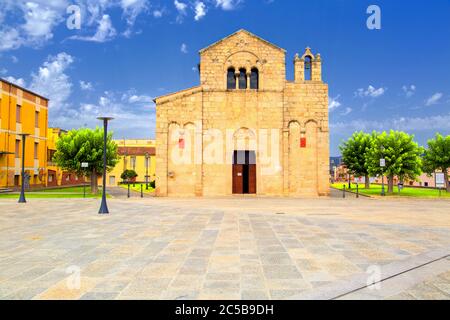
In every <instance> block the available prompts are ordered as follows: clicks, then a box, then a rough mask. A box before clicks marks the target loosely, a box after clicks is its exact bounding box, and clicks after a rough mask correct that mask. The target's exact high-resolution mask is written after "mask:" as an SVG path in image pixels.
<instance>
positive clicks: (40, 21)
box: [0, 0, 67, 51]
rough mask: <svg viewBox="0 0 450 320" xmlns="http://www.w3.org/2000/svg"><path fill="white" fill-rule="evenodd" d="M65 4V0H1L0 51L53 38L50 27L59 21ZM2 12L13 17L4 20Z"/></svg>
mask: <svg viewBox="0 0 450 320" xmlns="http://www.w3.org/2000/svg"><path fill="white" fill-rule="evenodd" d="M66 7H67V2H66V0H52V1H45V0H33V1H27V0H16V1H10V0H4V1H2V2H1V3H0V11H1V12H2V14H1V15H2V17H0V20H1V21H2V22H1V24H0V51H7V50H15V49H18V48H20V47H21V46H31V47H38V46H41V45H43V44H44V43H46V42H47V41H48V40H50V39H52V38H53V29H54V28H55V27H56V26H57V25H58V24H59V23H61V22H62V21H63V18H64V14H65V9H66ZM5 16H10V17H11V16H12V17H14V19H11V20H10V21H11V22H10V21H8V23H5V22H4V17H5Z"/></svg>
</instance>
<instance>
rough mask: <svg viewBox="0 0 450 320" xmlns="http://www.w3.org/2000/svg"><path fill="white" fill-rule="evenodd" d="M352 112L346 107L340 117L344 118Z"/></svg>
mask: <svg viewBox="0 0 450 320" xmlns="http://www.w3.org/2000/svg"><path fill="white" fill-rule="evenodd" d="M352 111H353V110H352V108H350V107H346V108H345V110H344V111H342V112H341V116H346V115H348V114H349V113H351V112H352Z"/></svg>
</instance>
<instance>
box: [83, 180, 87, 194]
mask: <svg viewBox="0 0 450 320" xmlns="http://www.w3.org/2000/svg"><path fill="white" fill-rule="evenodd" d="M83 180H86V179H83ZM83 198H86V181H83Z"/></svg>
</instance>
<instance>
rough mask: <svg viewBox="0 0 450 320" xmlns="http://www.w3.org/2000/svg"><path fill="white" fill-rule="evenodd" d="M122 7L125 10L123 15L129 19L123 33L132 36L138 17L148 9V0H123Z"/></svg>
mask: <svg viewBox="0 0 450 320" xmlns="http://www.w3.org/2000/svg"><path fill="white" fill-rule="evenodd" d="M121 7H122V10H123V15H124V17H125V19H126V21H127V25H128V26H127V29H126V30H125V32H124V33H123V34H124V35H125V36H130V35H131V33H132V28H133V26H134V24H135V22H136V18H137V17H138V16H139V15H140V14H141V13H143V12H144V11H147V10H148V1H147V0H122V1H121Z"/></svg>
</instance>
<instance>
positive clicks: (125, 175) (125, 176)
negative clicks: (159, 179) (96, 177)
mask: <svg viewBox="0 0 450 320" xmlns="http://www.w3.org/2000/svg"><path fill="white" fill-rule="evenodd" d="M137 176H138V174H137V173H136V171H134V170H129V169H127V170H125V171H124V172H122V174H121V175H120V178H121V179H122V180H124V181H127V182H130V181H132V180H133V179H134V178H136V177H137Z"/></svg>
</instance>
